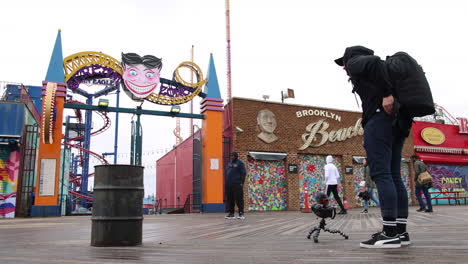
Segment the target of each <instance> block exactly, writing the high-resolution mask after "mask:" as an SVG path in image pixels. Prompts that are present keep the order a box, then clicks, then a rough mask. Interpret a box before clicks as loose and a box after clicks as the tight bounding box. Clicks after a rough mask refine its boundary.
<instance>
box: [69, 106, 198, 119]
mask: <svg viewBox="0 0 468 264" xmlns="http://www.w3.org/2000/svg"><path fill="white" fill-rule="evenodd" d="M64 107H65V108H69V109H84V110H93V111H101V112H118V113H127V114H137V115H138V114H140V115H157V116H170V117H181V118H195V119H204V118H205V115H203V114H188V113H172V112H165V111H157V110H144V109H133V108H122V107H99V106H95V105H84V104H73V103H65V105H64Z"/></svg>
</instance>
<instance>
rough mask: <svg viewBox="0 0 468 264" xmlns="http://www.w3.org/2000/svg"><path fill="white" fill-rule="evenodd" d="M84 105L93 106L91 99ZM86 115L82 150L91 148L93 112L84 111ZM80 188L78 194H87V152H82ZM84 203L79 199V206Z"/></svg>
mask: <svg viewBox="0 0 468 264" xmlns="http://www.w3.org/2000/svg"><path fill="white" fill-rule="evenodd" d="M86 104H87V105H92V104H93V97H92V96H89V97H88V98H87V99H86ZM86 110H87V111H86V114H85V131H84V132H85V133H84V142H83V148H84V149H90V148H91V124H92V122H93V112H92V111H91V110H88V109H86ZM81 174H82V175H81V186H80V193H81V194H83V195H87V194H88V174H89V153H88V152H86V151H85V152H83V163H82V169H81ZM86 203H87V202H86V201H85V200H84V199H81V205H82V206H85V205H86Z"/></svg>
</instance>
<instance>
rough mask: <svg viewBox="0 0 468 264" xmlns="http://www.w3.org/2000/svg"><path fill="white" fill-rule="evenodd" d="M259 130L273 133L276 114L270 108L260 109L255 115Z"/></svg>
mask: <svg viewBox="0 0 468 264" xmlns="http://www.w3.org/2000/svg"><path fill="white" fill-rule="evenodd" d="M257 122H258V126H259V127H260V130H261V131H263V132H266V133H273V131H275V129H276V116H275V114H273V112H271V111H270V110H266V109H265V110H261V111H260V112H259V113H258V117H257Z"/></svg>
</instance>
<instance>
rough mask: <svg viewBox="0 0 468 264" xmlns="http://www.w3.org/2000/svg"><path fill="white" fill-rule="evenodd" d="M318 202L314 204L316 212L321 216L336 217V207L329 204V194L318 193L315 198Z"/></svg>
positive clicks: (313, 209) (313, 207) (313, 208)
mask: <svg viewBox="0 0 468 264" xmlns="http://www.w3.org/2000/svg"><path fill="white" fill-rule="evenodd" d="M315 199H316V201H317V203H316V204H314V205H312V207H311V209H312V212H314V214H315V215H316V216H318V217H320V218H331V219H333V218H335V216H336V208H335V207H331V206H329V201H328V196H327V195H326V194H324V193H322V192H321V193H318V194H317V197H316V198H315Z"/></svg>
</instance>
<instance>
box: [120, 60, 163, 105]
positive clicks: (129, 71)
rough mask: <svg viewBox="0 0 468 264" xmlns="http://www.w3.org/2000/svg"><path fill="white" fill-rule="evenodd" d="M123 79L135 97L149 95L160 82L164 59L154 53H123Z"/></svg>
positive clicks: (139, 97) (140, 97)
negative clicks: (142, 54)
mask: <svg viewBox="0 0 468 264" xmlns="http://www.w3.org/2000/svg"><path fill="white" fill-rule="evenodd" d="M122 68H123V76H122V77H123V81H124V84H125V88H126V89H127V90H128V92H130V93H131V95H132V98H133V99H137V100H138V99H143V98H145V97H147V96H149V95H150V94H151V93H152V92H153V91H154V90H155V89H156V88H157V87H158V86H159V83H160V80H159V77H160V72H161V68H162V60H161V59H160V58H157V57H155V56H152V55H145V56H143V57H140V55H138V54H136V53H122Z"/></svg>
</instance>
